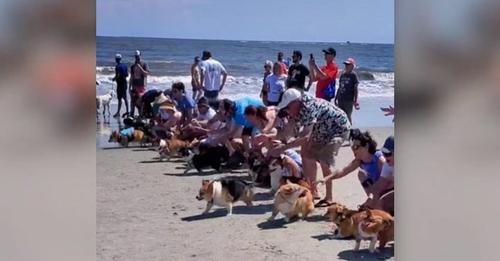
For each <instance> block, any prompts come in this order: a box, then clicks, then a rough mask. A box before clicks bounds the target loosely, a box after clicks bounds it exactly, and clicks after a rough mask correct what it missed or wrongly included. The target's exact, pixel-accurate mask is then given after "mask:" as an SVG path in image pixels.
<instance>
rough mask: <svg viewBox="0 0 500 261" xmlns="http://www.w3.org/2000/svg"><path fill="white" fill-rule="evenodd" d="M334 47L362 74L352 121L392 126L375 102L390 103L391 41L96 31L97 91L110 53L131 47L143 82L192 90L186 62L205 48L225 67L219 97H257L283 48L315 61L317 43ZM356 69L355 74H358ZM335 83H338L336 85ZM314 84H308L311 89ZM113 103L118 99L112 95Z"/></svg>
mask: <svg viewBox="0 0 500 261" xmlns="http://www.w3.org/2000/svg"><path fill="white" fill-rule="evenodd" d="M328 47H333V48H335V49H336V50H337V58H336V63H337V65H338V66H339V69H342V68H343V64H342V61H344V60H345V59H347V58H348V57H353V58H354V59H355V60H356V62H357V65H358V68H357V70H358V71H361V72H362V74H363V75H372V76H373V77H374V79H371V78H370V77H361V81H360V84H359V95H360V96H359V97H360V98H359V101H360V106H361V109H360V110H359V111H355V112H354V113H353V125H354V126H355V127H392V126H393V122H392V117H385V116H384V115H383V113H382V112H381V111H380V109H379V108H380V107H382V106H383V107H386V106H388V105H393V104H394V45H393V44H365V43H349V44H348V43H319V42H314V43H313V42H310V43H309V42H286V41H283V42H274V41H234V40H232V41H229V40H194V39H162V38H139V37H137V38H136V37H101V36H97V37H96V80H97V81H98V82H99V83H100V85H98V86H96V92H97V94H103V93H106V92H107V91H108V90H109V89H110V88H115V84H114V82H112V81H111V78H112V77H113V76H114V65H115V63H114V56H115V54H116V53H121V54H122V57H123V58H122V62H126V63H129V64H131V63H133V61H134V57H133V55H134V51H135V50H140V51H141V52H142V59H143V61H144V62H146V63H147V64H148V66H149V70H150V72H151V75H150V76H149V77H148V88H158V89H167V88H170V86H171V85H172V83H173V82H176V81H181V82H183V83H184V84H185V85H186V89H187V91H188V92H189V94H190V93H191V84H190V83H191V77H190V68H191V64H192V62H193V58H194V57H195V56H200V57H201V52H202V51H203V50H209V51H210V52H211V53H212V55H213V58H215V59H217V60H219V61H220V62H221V63H222V64H223V65H224V66H225V67H226V70H227V71H228V74H229V76H228V79H227V82H226V86H225V87H224V90H223V92H222V93H221V96H222V97H228V98H234V99H236V98H240V97H248V96H250V97H258V96H259V92H260V89H261V87H262V77H263V70H264V62H265V61H266V60H271V61H273V62H274V61H275V60H276V56H277V53H278V52H279V51H282V52H283V53H284V54H285V59H286V58H288V57H291V54H292V51H293V50H300V51H302V54H303V56H304V57H303V59H302V62H303V63H304V64H305V65H307V62H308V59H309V54H310V53H312V54H313V55H314V57H315V59H316V62H317V63H318V65H320V66H322V65H323V64H324V59H323V53H322V51H321V50H322V49H326V48H328ZM363 75H361V74H360V76H363ZM337 86H338V85H337ZM314 91H315V84H314V85H313V87H312V88H311V90H309V92H310V93H312V94H313V95H314ZM113 103H117V101H116V100H115V101H114V102H113Z"/></svg>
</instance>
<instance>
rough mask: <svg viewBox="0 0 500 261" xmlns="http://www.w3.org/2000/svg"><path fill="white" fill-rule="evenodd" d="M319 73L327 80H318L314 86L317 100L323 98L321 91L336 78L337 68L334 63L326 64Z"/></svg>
mask: <svg viewBox="0 0 500 261" xmlns="http://www.w3.org/2000/svg"><path fill="white" fill-rule="evenodd" d="M321 71H322V72H323V73H325V74H326V75H327V76H328V78H327V79H324V80H318V83H317V84H316V97H317V98H325V97H324V96H325V95H324V94H323V90H324V89H325V88H326V87H327V86H328V85H329V84H330V82H331V81H334V80H335V79H336V78H337V72H338V68H337V65H336V64H335V63H330V64H327V65H326V66H323V67H321Z"/></svg>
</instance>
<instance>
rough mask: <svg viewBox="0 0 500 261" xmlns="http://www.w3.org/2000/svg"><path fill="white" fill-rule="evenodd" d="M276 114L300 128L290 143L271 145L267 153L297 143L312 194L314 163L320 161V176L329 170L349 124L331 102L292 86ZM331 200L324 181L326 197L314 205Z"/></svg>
mask: <svg viewBox="0 0 500 261" xmlns="http://www.w3.org/2000/svg"><path fill="white" fill-rule="evenodd" d="M278 109H279V110H280V115H281V116H284V115H286V117H288V118H289V119H291V120H293V121H295V122H296V123H297V124H298V125H300V127H303V129H302V131H301V132H300V133H299V135H298V138H297V139H295V140H293V141H292V142H290V143H288V144H286V145H281V146H279V147H276V148H273V149H271V151H270V154H271V155H276V154H278V155H279V153H281V152H282V151H284V150H286V149H289V148H293V147H297V146H301V155H302V164H303V167H304V175H305V177H306V179H307V180H308V181H309V184H311V189H312V192H313V194H314V196H315V197H317V190H316V185H315V183H314V181H316V172H317V165H316V162H319V163H320V166H321V170H322V172H323V176H327V175H330V174H331V173H332V167H333V166H334V164H335V158H334V156H336V155H337V152H338V150H339V148H340V146H341V145H342V143H343V141H344V140H345V139H348V138H349V130H350V129H351V124H350V122H349V119H348V117H347V114H346V113H345V112H344V111H342V110H341V109H340V108H338V107H337V106H335V105H334V104H332V103H330V102H327V101H326V100H323V99H317V98H315V97H313V96H311V95H308V94H301V93H300V91H298V90H296V89H288V90H287V91H286V92H285V93H284V94H283V98H282V101H281V102H280V104H278ZM332 203H333V202H332V183H331V182H328V183H327V184H326V196H325V198H324V199H322V200H321V201H319V202H318V203H317V204H316V206H317V207H322V206H329V205H331V204H332Z"/></svg>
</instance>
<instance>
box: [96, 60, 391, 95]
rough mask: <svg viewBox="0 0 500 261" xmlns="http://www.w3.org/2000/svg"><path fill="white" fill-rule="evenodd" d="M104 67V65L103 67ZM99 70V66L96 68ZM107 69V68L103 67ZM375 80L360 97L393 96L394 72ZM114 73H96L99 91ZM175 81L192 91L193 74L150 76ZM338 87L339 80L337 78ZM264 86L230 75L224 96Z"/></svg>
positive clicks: (152, 81) (156, 81) (158, 82)
mask: <svg viewBox="0 0 500 261" xmlns="http://www.w3.org/2000/svg"><path fill="white" fill-rule="evenodd" d="M101 68H103V67H101ZM96 70H97V71H99V70H100V69H99V67H98V68H96ZM102 70H105V69H101V71H102ZM373 75H374V76H375V80H371V81H360V83H359V95H360V97H393V96H394V73H379V72H376V73H373ZM113 76H114V75H113V74H101V73H98V74H97V75H96V80H97V81H99V83H100V85H99V86H97V89H96V90H97V93H98V94H101V93H106V92H107V90H109V88H115V83H114V82H113V81H111V79H112V78H113ZM174 82H182V83H184V85H185V86H186V91H187V92H188V93H191V76H188V75H186V76H154V75H150V76H148V88H159V89H167V88H170V87H171V86H172V84H173V83H174ZM336 86H337V89H338V86H339V84H338V80H337V85H336ZM261 88H262V78H261V77H260V76H250V77H245V76H237V77H234V76H228V77H227V81H226V86H225V87H224V90H223V92H222V95H223V97H229V98H233V99H236V98H242V97H254V98H258V97H259V93H260V90H261ZM315 91H316V83H314V84H313V85H312V87H311V90H310V91H309V93H311V94H314V93H315Z"/></svg>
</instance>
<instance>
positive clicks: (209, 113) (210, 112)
mask: <svg viewBox="0 0 500 261" xmlns="http://www.w3.org/2000/svg"><path fill="white" fill-rule="evenodd" d="M215 114H216V112H215V110H214V109H212V108H209V109H208V111H207V112H206V113H205V114H201V113H198V117H197V118H196V119H197V120H198V121H209V120H211V119H212V118H213V117H214V116H215Z"/></svg>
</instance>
